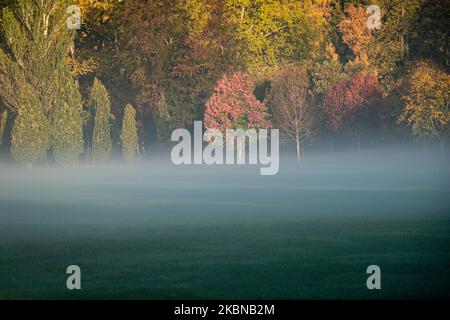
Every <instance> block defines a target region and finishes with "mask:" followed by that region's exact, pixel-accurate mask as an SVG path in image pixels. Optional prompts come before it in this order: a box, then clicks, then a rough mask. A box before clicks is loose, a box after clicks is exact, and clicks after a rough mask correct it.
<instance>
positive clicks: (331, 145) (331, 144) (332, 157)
mask: <svg viewBox="0 0 450 320" xmlns="http://www.w3.org/2000/svg"><path fill="white" fill-rule="evenodd" d="M330 155H331V160H334V143H333V141H331V143H330Z"/></svg>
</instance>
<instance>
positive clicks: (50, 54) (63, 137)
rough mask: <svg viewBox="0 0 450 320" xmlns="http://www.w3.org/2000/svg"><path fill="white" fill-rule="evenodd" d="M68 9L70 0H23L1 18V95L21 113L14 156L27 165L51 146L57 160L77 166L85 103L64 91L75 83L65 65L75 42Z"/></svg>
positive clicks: (4, 11) (18, 120)
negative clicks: (68, 85) (83, 105)
mask: <svg viewBox="0 0 450 320" xmlns="http://www.w3.org/2000/svg"><path fill="white" fill-rule="evenodd" d="M68 6H69V2H68V1H66V0H48V1H30V0H19V1H17V2H16V3H15V4H14V5H11V6H8V7H7V8H6V9H4V10H3V16H2V18H1V19H0V30H1V35H0V38H1V39H2V40H3V41H1V45H0V89H1V90H0V95H1V97H2V101H3V102H4V103H5V105H6V106H7V107H8V108H9V109H10V110H11V111H12V112H13V113H15V114H16V119H15V123H14V128H13V131H12V144H11V148H12V150H11V152H12V154H13V157H14V158H15V159H16V160H18V161H20V162H25V163H27V164H31V163H33V162H35V161H37V160H39V159H41V158H45V155H46V151H47V149H48V148H50V147H52V148H53V149H54V150H53V151H54V155H55V159H56V160H57V162H64V161H66V160H68V161H70V162H71V161H72V160H73V158H74V157H75V158H76V156H75V153H76V154H77V152H78V151H74V150H78V149H79V145H80V139H81V136H80V134H75V131H77V132H78V133H79V132H80V128H81V125H82V122H81V117H80V112H81V109H80V108H81V104H80V99H78V101H75V100H73V99H71V98H69V99H68V98H67V97H66V96H65V95H67V94H68V92H67V91H66V90H65V89H62V88H61V84H63V83H64V84H65V83H68V82H73V79H72V77H71V75H70V72H68V69H67V66H66V65H65V58H66V57H67V55H68V53H69V51H70V47H71V44H72V42H73V38H74V31H72V30H69V29H68V28H67V27H66V21H67V17H68V16H67V13H66V10H67V8H68ZM74 90H75V91H76V90H77V89H76V88H72V90H71V91H72V94H74V95H76V94H77V93H76V92H74ZM62 101H65V102H64V103H63V102H62ZM63 109H64V110H63ZM67 117H69V118H70V119H71V120H70V121H67V120H68V118H67ZM27 121H30V123H27ZM53 126H55V127H54V128H53ZM66 126H67V127H66ZM74 128H76V129H75V131H74V130H73V129H74ZM49 143H51V144H50V145H49ZM27 148H30V150H27ZM38 148H42V149H40V150H38ZM66 152H68V153H67V154H66ZM77 155H78V154H77ZM27 157H28V158H27Z"/></svg>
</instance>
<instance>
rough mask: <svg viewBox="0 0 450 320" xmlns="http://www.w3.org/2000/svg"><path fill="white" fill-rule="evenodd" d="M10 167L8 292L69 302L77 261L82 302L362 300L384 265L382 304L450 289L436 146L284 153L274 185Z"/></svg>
mask: <svg viewBox="0 0 450 320" xmlns="http://www.w3.org/2000/svg"><path fill="white" fill-rule="evenodd" d="M0 170H1V177H2V178H1V181H0V257H1V263H0V296H2V297H21V298H24V297H25V298H27V297H31V298H33V297H39V298H44V297H45V298H56V297H65V298H70V297H71V296H70V293H69V292H68V291H67V290H64V286H62V285H61V283H63V284H64V281H65V280H64V270H65V268H66V267H67V265H70V264H79V265H80V266H81V268H82V270H84V272H86V273H87V274H88V276H87V278H88V280H86V281H88V282H87V284H84V285H85V288H86V289H83V290H82V293H80V294H79V295H78V296H79V297H83V298H124V297H127V298H157V299H159V298H196V297H197V298H243V299H245V298H255V297H257V298H337V297H346V298H352V297H353V298H361V297H368V296H367V295H368V294H369V293H368V290H363V289H361V288H360V286H356V284H357V283H359V282H361V280H360V278H361V275H363V276H364V274H365V273H364V272H365V268H366V267H367V265H369V264H374V263H375V264H380V265H382V267H384V266H386V267H388V268H390V270H391V272H394V273H393V274H390V275H389V276H388V278H389V277H390V281H391V285H390V286H389V287H388V288H386V289H384V291H383V292H382V293H381V295H382V296H384V297H397V298H398V297H402V298H405V297H421V296H423V295H428V296H439V297H442V296H445V295H446V294H448V291H447V288H448V287H447V284H448V282H449V279H450V273H449V272H448V271H447V270H450V268H448V267H449V264H448V262H449V261H450V254H449V250H448V249H449V246H450V238H449V235H450V201H449V198H450V179H449V177H450V167H449V162H448V156H447V155H446V154H442V153H440V152H439V150H435V151H433V150H428V152H427V153H424V152H423V150H422V149H420V148H419V149H417V148H406V147H400V146H392V147H391V148H384V149H382V148H373V149H371V150H363V151H361V152H357V151H345V152H338V151H335V152H334V153H333V154H332V155H331V154H330V153H329V152H326V151H322V152H317V151H316V152H312V151H310V152H309V153H308V152H305V153H304V158H303V159H302V161H301V162H300V164H298V163H297V161H296V159H295V158H293V157H291V156H289V155H288V154H281V156H280V170H279V173H278V174H277V175H274V176H261V175H259V167H258V166H249V165H241V166H237V165H230V166H225V165H222V166H220V165H216V166H214V165H213V166H206V165H185V166H183V165H181V166H175V165H173V164H171V163H170V160H169V158H168V157H167V156H165V155H162V156H160V157H156V156H155V157H153V158H151V159H149V160H148V161H146V162H141V163H139V164H138V165H136V166H127V165H119V164H116V165H108V166H89V165H80V166H78V167H76V168H55V167H42V166H41V167H34V168H32V169H24V168H21V167H18V166H7V165H2V166H1V169H0ZM111 266H113V267H111ZM404 268H407V269H408V270H413V271H411V273H410V274H406V278H405V269H404ZM61 270H62V272H61ZM393 270H394V271H393ZM58 275H59V276H58ZM327 276H328V277H329V276H332V277H337V278H336V279H337V280H333V281H332V284H330V283H329V282H327V281H328V280H327V279H329V278H327ZM264 279H269V280H266V281H265V280H264ZM293 279H296V280H293ZM343 279H346V280H345V282H341V281H343ZM364 281H365V280H364ZM404 282H407V283H415V285H412V286H410V287H408V288H406V287H404V286H403V285H402V283H404ZM255 283H258V284H259V285H258V286H255ZM180 286H181V289H180ZM323 288H328V289H327V290H325V289H323Z"/></svg>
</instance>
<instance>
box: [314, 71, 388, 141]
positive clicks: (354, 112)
mask: <svg viewBox="0 0 450 320" xmlns="http://www.w3.org/2000/svg"><path fill="white" fill-rule="evenodd" d="M382 97H383V91H382V89H381V88H380V86H379V85H378V82H377V80H376V79H375V78H374V77H372V76H370V75H368V74H366V73H364V72H359V73H357V74H355V75H354V76H353V78H352V79H351V80H349V81H345V80H341V81H339V82H338V83H337V84H336V85H335V86H334V87H332V88H330V89H329V90H328V91H327V92H326V94H325V97H324V102H323V107H324V111H325V115H326V118H327V126H328V128H329V129H330V130H332V131H345V132H347V133H350V134H351V135H353V136H354V137H355V138H356V139H357V142H358V150H359V148H360V135H361V132H362V130H363V129H364V128H367V127H368V126H369V125H371V124H374V121H375V119H374V117H373V115H374V112H373V111H376V108H375V107H376V106H377V105H378V104H379V102H380V101H381V99H382ZM371 111H372V112H371Z"/></svg>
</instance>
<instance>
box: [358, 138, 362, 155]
mask: <svg viewBox="0 0 450 320" xmlns="http://www.w3.org/2000/svg"><path fill="white" fill-rule="evenodd" d="M357 144H358V157H361V139H360V138H358V141H357Z"/></svg>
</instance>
